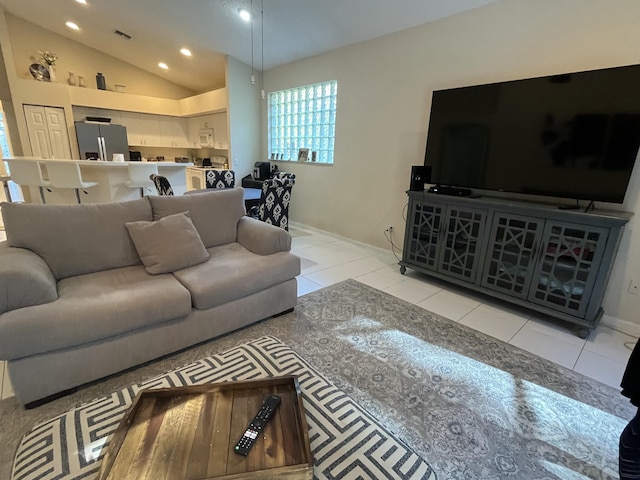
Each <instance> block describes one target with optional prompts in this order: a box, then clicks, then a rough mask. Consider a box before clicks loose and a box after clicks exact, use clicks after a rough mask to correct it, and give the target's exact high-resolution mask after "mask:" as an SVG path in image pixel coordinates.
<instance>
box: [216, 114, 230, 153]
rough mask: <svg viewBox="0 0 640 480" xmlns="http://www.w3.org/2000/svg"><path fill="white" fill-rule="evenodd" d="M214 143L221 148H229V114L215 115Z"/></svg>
mask: <svg viewBox="0 0 640 480" xmlns="http://www.w3.org/2000/svg"><path fill="white" fill-rule="evenodd" d="M213 143H214V148H217V149H219V150H228V149H229V129H228V128H227V114H226V113H216V114H214V115H213Z"/></svg>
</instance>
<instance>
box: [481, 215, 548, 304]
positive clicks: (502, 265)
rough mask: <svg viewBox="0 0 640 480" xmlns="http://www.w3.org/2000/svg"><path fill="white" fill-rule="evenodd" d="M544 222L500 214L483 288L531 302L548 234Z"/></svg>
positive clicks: (485, 268) (483, 279)
mask: <svg viewBox="0 0 640 480" xmlns="http://www.w3.org/2000/svg"><path fill="white" fill-rule="evenodd" d="M544 222H545V221H544V219H540V218H535V217H526V216H520V215H510V214H507V213H496V214H495V216H494V219H493V225H492V228H491V235H490V237H489V248H488V249H487V257H486V260H485V265H484V270H483V274H482V285H483V286H484V287H487V288H490V289H491V290H495V291H498V292H503V293H507V294H509V295H512V296H515V297H519V298H527V296H528V294H529V286H530V284H531V277H532V273H533V268H534V262H535V256H536V254H537V252H538V247H539V243H540V238H541V237H542V232H543V230H544Z"/></svg>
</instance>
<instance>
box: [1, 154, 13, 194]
mask: <svg viewBox="0 0 640 480" xmlns="http://www.w3.org/2000/svg"><path fill="white" fill-rule="evenodd" d="M9 180H11V177H10V176H9V174H8V173H7V169H6V168H5V166H4V160H2V154H0V182H2V187H3V188H4V198H6V199H7V202H12V201H13V199H12V198H11V191H10V190H9Z"/></svg>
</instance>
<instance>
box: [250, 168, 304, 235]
mask: <svg viewBox="0 0 640 480" xmlns="http://www.w3.org/2000/svg"><path fill="white" fill-rule="evenodd" d="M294 184H295V180H294V179H292V178H285V179H283V180H279V179H277V178H270V179H268V180H265V181H264V183H263V184H262V195H261V196H260V205H259V206H258V219H259V220H262V221H263V222H265V223H270V224H272V225H275V226H277V227H280V228H284V229H285V230H289V203H290V202H291V190H292V189H293V185H294Z"/></svg>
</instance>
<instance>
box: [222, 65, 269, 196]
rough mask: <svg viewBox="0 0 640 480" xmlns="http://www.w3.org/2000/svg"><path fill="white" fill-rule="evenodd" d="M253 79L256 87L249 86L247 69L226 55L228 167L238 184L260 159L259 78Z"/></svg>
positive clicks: (248, 68) (249, 76)
mask: <svg viewBox="0 0 640 480" xmlns="http://www.w3.org/2000/svg"><path fill="white" fill-rule="evenodd" d="M255 77H256V84H255V85H251V68H250V67H249V66H247V65H245V64H244V63H242V62H240V61H238V60H236V59H235V58H233V57H229V56H227V80H226V81H227V85H228V86H229V87H228V92H229V93H228V98H229V105H228V109H227V122H228V125H227V126H228V130H229V165H230V166H231V168H232V169H233V170H234V171H235V173H236V183H238V185H240V179H241V178H242V177H244V176H245V175H248V174H249V173H251V172H253V164H254V163H255V162H257V161H259V160H260V107H261V105H262V104H261V102H262V100H261V99H260V82H261V77H260V75H257V74H256V76H255ZM265 104H266V100H265ZM214 135H215V133H214Z"/></svg>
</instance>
